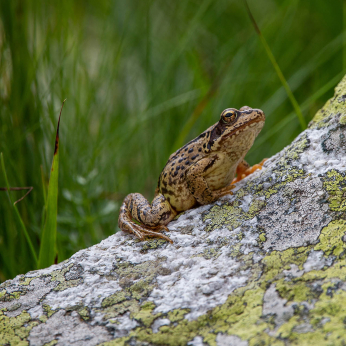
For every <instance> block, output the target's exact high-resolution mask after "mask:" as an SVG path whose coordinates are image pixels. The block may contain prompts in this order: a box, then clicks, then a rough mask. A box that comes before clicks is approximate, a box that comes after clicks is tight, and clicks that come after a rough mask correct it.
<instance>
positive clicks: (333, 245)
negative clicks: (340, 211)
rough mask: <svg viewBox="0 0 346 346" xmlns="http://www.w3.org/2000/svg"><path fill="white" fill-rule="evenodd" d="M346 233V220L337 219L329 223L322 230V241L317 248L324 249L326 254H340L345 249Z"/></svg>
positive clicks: (320, 238)
mask: <svg viewBox="0 0 346 346" xmlns="http://www.w3.org/2000/svg"><path fill="white" fill-rule="evenodd" d="M345 233H346V221H345V220H336V221H332V222H330V223H329V224H328V226H326V227H324V228H323V229H322V231H321V235H320V237H319V240H320V242H319V243H318V244H317V245H316V246H315V248H314V249H315V250H322V251H323V252H324V254H325V255H326V256H329V255H330V254H333V255H335V256H339V255H340V254H341V253H342V252H343V251H344V250H345V249H346V244H345V243H344V241H343V239H342V238H343V236H344V235H345Z"/></svg>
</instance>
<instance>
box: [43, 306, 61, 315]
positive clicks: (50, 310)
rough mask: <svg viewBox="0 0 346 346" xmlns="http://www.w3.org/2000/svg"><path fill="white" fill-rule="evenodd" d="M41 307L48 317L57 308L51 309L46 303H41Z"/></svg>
mask: <svg viewBox="0 0 346 346" xmlns="http://www.w3.org/2000/svg"><path fill="white" fill-rule="evenodd" d="M42 309H43V311H44V312H45V313H46V314H47V317H48V318H49V317H51V316H52V315H53V314H55V313H56V312H57V311H58V310H53V309H52V308H51V307H50V306H49V305H48V304H43V305H42Z"/></svg>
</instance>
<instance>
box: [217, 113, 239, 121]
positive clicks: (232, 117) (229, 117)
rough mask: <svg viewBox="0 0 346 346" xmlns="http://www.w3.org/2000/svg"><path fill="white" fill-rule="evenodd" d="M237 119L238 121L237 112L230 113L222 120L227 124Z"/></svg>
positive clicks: (224, 115) (223, 115)
mask: <svg viewBox="0 0 346 346" xmlns="http://www.w3.org/2000/svg"><path fill="white" fill-rule="evenodd" d="M235 119H237V113H236V112H235V111H229V112H227V113H224V114H222V115H221V120H222V121H223V122H224V123H225V124H229V123H232V122H233V121H234V120H235Z"/></svg>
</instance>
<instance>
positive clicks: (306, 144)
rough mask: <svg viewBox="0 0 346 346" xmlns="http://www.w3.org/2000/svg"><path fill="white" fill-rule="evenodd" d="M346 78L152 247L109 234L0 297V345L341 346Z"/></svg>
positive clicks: (345, 320) (345, 316) (344, 338)
mask: <svg viewBox="0 0 346 346" xmlns="http://www.w3.org/2000/svg"><path fill="white" fill-rule="evenodd" d="M345 102H346V78H344V79H343V81H341V83H340V84H339V85H338V87H337V88H336V93H335V96H334V97H333V98H332V99H331V100H329V101H328V102H327V104H326V105H325V106H324V108H323V109H322V110H320V111H319V112H318V113H317V115H316V116H315V118H314V120H313V121H312V122H311V123H310V125H309V128H308V129H307V130H306V131H304V132H303V133H302V134H300V135H299V136H298V138H297V139H296V140H295V141H294V142H293V143H292V144H291V145H289V146H288V147H287V148H285V149H284V150H282V151H281V152H280V153H278V154H277V155H275V156H274V157H272V158H271V159H270V160H268V161H267V162H266V163H265V166H264V169H263V170H262V171H259V172H257V173H254V174H253V175H251V176H250V177H248V178H246V179H244V180H243V181H242V182H240V183H239V184H238V185H237V187H236V189H234V190H233V191H234V195H232V196H227V197H224V198H222V199H220V200H219V201H217V202H216V203H214V204H212V205H207V206H203V207H201V208H197V209H193V210H189V211H187V212H185V213H184V214H183V215H181V216H180V217H179V218H178V219H177V220H176V221H173V222H171V223H170V225H169V229H170V234H169V235H170V237H171V238H172V240H173V241H174V244H173V245H171V244H169V243H167V242H165V241H164V240H158V239H154V240H149V241H145V242H139V241H137V240H136V239H134V238H133V237H132V236H131V235H128V234H124V233H122V232H119V233H117V234H115V235H113V236H111V237H109V238H108V239H105V240H104V241H102V242H101V243H100V244H98V245H95V246H93V247H91V248H89V249H85V250H82V251H79V252H78V253H76V254H75V255H74V256H72V257H71V258H70V259H69V260H67V261H65V262H63V263H60V264H59V265H55V266H51V267H50V268H47V269H44V270H39V271H33V272H30V273H27V274H26V275H19V276H17V277H16V278H15V279H13V280H9V281H7V282H5V283H3V284H2V285H0V344H1V345H138V346H139V345H142V346H144V345H194V346H199V345H200V346H202V345H210V346H216V345H217V346H221V345H231V346H232V345H238V346H251V345H252V346H255V345H275V346H279V345H280V346H281V345H282V346H287V345H333V346H334V345H346V329H345V327H346V304H345V303H346V252H345V250H346V243H345V241H346V234H345V232H346V137H345V136H346V108H345V106H346V104H345Z"/></svg>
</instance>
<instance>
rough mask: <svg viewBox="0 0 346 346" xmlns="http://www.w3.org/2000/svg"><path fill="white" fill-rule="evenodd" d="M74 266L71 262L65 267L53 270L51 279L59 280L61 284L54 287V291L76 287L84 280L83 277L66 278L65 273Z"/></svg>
mask: <svg viewBox="0 0 346 346" xmlns="http://www.w3.org/2000/svg"><path fill="white" fill-rule="evenodd" d="M72 267H73V264H70V265H69V266H67V267H63V268H62V269H57V270H54V271H52V272H51V273H50V274H49V276H50V277H51V281H57V282H59V284H58V285H57V286H56V287H55V288H54V291H64V290H66V289H68V288H71V287H76V286H78V285H80V284H81V283H82V282H83V279H82V278H79V279H72V280H67V279H66V278H65V274H66V273H68V271H69V270H70V269H71V268H72Z"/></svg>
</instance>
